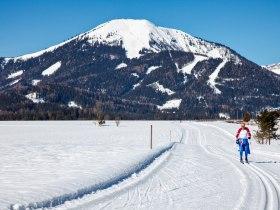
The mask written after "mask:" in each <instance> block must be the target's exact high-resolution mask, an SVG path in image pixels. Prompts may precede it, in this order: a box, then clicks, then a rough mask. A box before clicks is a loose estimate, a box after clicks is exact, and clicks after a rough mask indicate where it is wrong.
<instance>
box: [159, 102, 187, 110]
mask: <svg viewBox="0 0 280 210" xmlns="http://www.w3.org/2000/svg"><path fill="white" fill-rule="evenodd" d="M181 102H182V99H172V100H169V101H166V103H165V104H163V105H162V106H157V107H158V109H160V110H164V109H179V107H180V105H181Z"/></svg>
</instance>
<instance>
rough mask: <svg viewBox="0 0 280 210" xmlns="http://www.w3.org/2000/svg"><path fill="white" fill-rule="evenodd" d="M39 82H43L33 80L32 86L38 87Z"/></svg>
mask: <svg viewBox="0 0 280 210" xmlns="http://www.w3.org/2000/svg"><path fill="white" fill-rule="evenodd" d="M39 82H41V80H40V79H33V80H32V85H34V86H36V85H38V83H39Z"/></svg>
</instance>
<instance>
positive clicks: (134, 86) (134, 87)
mask: <svg viewBox="0 0 280 210" xmlns="http://www.w3.org/2000/svg"><path fill="white" fill-rule="evenodd" d="M142 82H143V80H140V82H138V83H136V84H135V85H133V90H135V89H136V88H137V87H139V86H140V85H141V83H142Z"/></svg>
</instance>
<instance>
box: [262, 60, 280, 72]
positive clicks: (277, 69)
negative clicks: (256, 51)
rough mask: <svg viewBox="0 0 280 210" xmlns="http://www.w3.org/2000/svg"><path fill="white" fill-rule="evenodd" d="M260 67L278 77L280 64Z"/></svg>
mask: <svg viewBox="0 0 280 210" xmlns="http://www.w3.org/2000/svg"><path fill="white" fill-rule="evenodd" d="M262 67H264V68H266V69H268V70H269V71H272V72H274V73H275V74H278V75H280V63H275V64H270V65H264V66H262Z"/></svg>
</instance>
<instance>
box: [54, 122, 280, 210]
mask: <svg viewBox="0 0 280 210" xmlns="http://www.w3.org/2000/svg"><path fill="white" fill-rule="evenodd" d="M179 126H180V127H181V131H182V134H181V135H182V136H181V140H180V142H178V143H175V144H174V145H173V144H172V145H173V146H169V147H168V148H167V149H166V150H162V151H161V152H158V153H157V154H158V155H156V158H155V156H153V157H152V158H151V159H149V161H150V162H149V164H144V165H145V167H142V168H141V169H139V170H134V171H131V173H130V174H129V176H126V177H124V178H123V179H121V180H119V181H117V182H114V183H112V184H110V185H109V186H108V187H106V188H103V189H101V190H97V191H92V192H93V193H91V194H87V195H85V196H83V197H79V199H69V200H68V201H66V202H65V203H64V204H63V205H59V206H57V207H54V208H52V209H56V210H65V209H67V210H68V209H69V210H70V209H71V210H77V209H85V210H86V209H238V210H239V209H269V210H273V209H279V208H280V177H279V172H280V168H279V163H280V154H279V152H277V148H276V149H275V152H271V153H270V150H267V151H264V152H263V153H261V150H259V149H258V148H257V147H259V148H260V146H259V145H257V144H252V146H251V147H252V152H253V154H251V156H249V161H250V163H249V164H241V163H240V162H239V155H238V151H237V150H236V145H235V136H234V135H233V134H235V132H236V130H237V128H238V125H232V124H226V123H215V122H214V123H213V122H203V123H201V122H183V123H181V124H179ZM276 146H277V145H276ZM171 147H172V148H171ZM255 150H256V151H257V152H256V153H257V155H254V154H255V153H254V151H255ZM272 158H273V159H274V162H275V164H269V163H270V161H271V162H272V163H273V161H272V160H271V159H272ZM259 160H263V163H262V162H260V161H259ZM278 161H279V163H278ZM264 163H266V164H264ZM277 164H278V165H277Z"/></svg>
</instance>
